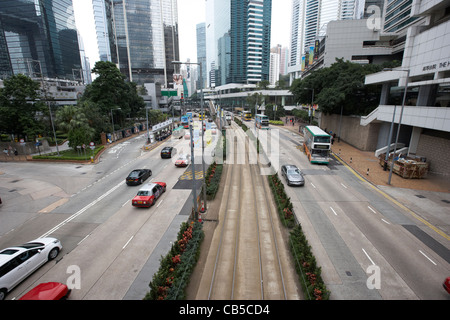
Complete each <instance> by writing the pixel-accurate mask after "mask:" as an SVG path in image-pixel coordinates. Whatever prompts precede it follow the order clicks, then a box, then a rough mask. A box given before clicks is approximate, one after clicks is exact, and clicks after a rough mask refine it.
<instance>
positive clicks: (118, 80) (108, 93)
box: [81, 61, 145, 116]
mask: <svg viewBox="0 0 450 320" xmlns="http://www.w3.org/2000/svg"><path fill="white" fill-rule="evenodd" d="M92 72H94V73H95V74H97V75H98V76H97V78H96V79H95V80H94V81H93V82H92V83H91V84H90V85H88V86H86V90H85V92H84V94H83V97H82V98H81V101H87V100H88V101H90V102H92V103H95V104H96V106H97V107H98V108H99V109H100V111H101V112H102V113H104V114H108V113H109V112H110V111H111V110H112V109H116V110H119V111H118V114H120V115H121V116H125V115H131V116H134V115H136V114H137V113H138V112H139V110H140V109H142V108H144V107H145V103H144V99H143V98H142V97H141V96H139V95H138V93H137V88H136V84H135V83H133V82H126V81H125V76H124V75H123V74H122V73H121V72H120V70H119V69H117V67H116V65H115V64H114V63H112V62H109V61H97V62H96V63H95V66H94V68H93V69H92Z"/></svg>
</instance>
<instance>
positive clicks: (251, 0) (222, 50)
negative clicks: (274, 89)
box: [206, 0, 272, 86]
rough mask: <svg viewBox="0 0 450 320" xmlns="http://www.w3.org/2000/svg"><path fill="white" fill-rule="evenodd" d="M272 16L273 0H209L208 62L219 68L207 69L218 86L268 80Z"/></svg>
mask: <svg viewBox="0 0 450 320" xmlns="http://www.w3.org/2000/svg"><path fill="white" fill-rule="evenodd" d="M271 16H272V1H271V0H207V2H206V17H207V18H206V20H207V21H206V34H207V36H206V38H207V61H208V66H209V67H210V68H211V66H212V65H213V63H214V66H215V67H216V70H212V69H210V68H209V69H208V72H209V74H210V75H211V74H212V73H214V76H215V77H214V80H215V83H214V85H215V86H220V85H225V84H229V83H258V82H260V81H262V80H269V67H270V31H271ZM210 79H211V78H210ZM209 86H212V82H211V81H210V82H209Z"/></svg>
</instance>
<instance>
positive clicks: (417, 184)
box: [279, 123, 450, 192]
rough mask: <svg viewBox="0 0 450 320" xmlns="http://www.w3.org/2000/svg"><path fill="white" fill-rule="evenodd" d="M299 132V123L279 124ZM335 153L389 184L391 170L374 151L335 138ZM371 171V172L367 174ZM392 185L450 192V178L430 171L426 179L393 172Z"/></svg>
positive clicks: (373, 180)
mask: <svg viewBox="0 0 450 320" xmlns="http://www.w3.org/2000/svg"><path fill="white" fill-rule="evenodd" d="M279 127H280V128H284V129H288V130H291V131H294V132H297V133H299V124H298V123H296V124H294V125H284V126H279ZM331 149H332V151H333V153H334V154H335V155H336V156H338V157H339V158H340V159H341V160H342V161H344V162H345V163H346V164H347V165H348V166H350V167H351V168H352V169H353V170H355V171H356V172H358V173H359V174H360V175H361V176H362V177H364V178H365V179H367V180H368V181H370V182H371V183H372V184H374V185H377V186H389V184H388V179H389V170H387V171H384V170H383V168H382V167H381V165H380V164H379V161H378V158H376V157H375V155H374V152H373V151H360V150H358V149H357V148H355V147H353V146H351V145H349V144H348V143H346V142H345V141H342V140H341V141H340V142H337V139H336V140H335V142H334V144H333V146H332V148H331ZM367 171H369V174H367ZM390 186H391V187H396V188H405V189H415V190H426V191H435V192H450V179H449V177H446V176H443V175H437V174H433V173H428V174H427V176H426V177H425V178H424V179H404V178H402V177H400V176H398V175H397V174H395V173H392V177H391V184H390Z"/></svg>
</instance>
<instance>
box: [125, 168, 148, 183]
mask: <svg viewBox="0 0 450 320" xmlns="http://www.w3.org/2000/svg"><path fill="white" fill-rule="evenodd" d="M151 175H152V170H150V169H135V170H133V171H131V172H130V174H129V175H128V177H127V178H126V179H125V181H126V182H127V185H129V186H131V185H137V184H142V182H144V181H145V180H147V179H148V177H150V176H151Z"/></svg>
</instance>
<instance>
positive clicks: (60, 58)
mask: <svg viewBox="0 0 450 320" xmlns="http://www.w3.org/2000/svg"><path fill="white" fill-rule="evenodd" d="M80 70H81V59H80V51H79V45H78V37H77V30H76V27H75V17H74V12H73V6H72V0H2V1H1V3H0V77H8V76H11V75H13V74H18V73H22V74H26V75H28V76H30V77H41V76H44V77H48V78H62V79H74V75H76V76H75V78H76V79H78V78H79V74H80Z"/></svg>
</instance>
